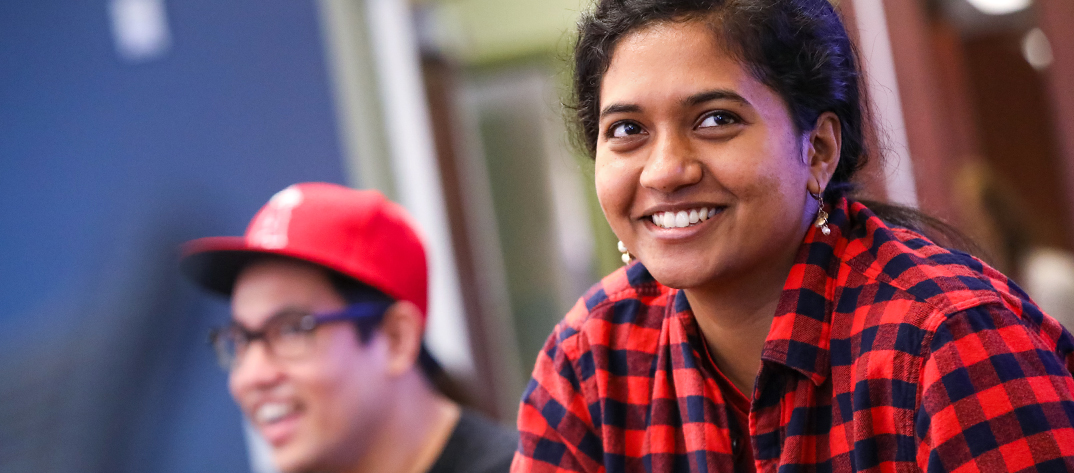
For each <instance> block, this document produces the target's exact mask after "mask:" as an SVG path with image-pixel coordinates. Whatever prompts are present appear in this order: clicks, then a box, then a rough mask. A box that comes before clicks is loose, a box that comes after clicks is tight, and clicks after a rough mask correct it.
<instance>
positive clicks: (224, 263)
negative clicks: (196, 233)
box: [179, 237, 303, 296]
mask: <svg viewBox="0 0 1074 473" xmlns="http://www.w3.org/2000/svg"><path fill="white" fill-rule="evenodd" d="M266 255H275V256H286V257H291V258H298V259H303V258H302V257H301V255H294V254H291V253H290V252H287V251H273V250H266V249H264V248H251V247H250V246H248V245H247V244H246V239H245V238H243V237H208V238H199V239H197V240H193V241H190V242H188V243H187V244H186V245H183V256H182V259H181V260H180V261H179V269H180V271H182V272H183V274H185V275H186V276H187V277H189V278H190V279H191V280H192V281H194V282H195V283H197V284H198V285H200V286H201V287H203V288H205V289H208V290H210V291H213V292H216V293H218V294H221V295H224V296H230V295H231V291H232V290H233V289H234V287H235V279H236V278H238V277H239V273H240V272H241V271H242V269H243V268H245V267H246V265H248V264H249V263H250V262H251V261H254V260H256V259H258V258H261V257H264V256H266Z"/></svg>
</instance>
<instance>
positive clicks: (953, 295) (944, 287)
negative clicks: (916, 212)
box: [839, 202, 1028, 313]
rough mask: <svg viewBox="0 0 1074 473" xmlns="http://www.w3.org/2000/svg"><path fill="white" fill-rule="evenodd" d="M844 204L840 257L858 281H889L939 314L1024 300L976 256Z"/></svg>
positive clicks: (1020, 294) (1020, 293) (898, 289)
mask: <svg viewBox="0 0 1074 473" xmlns="http://www.w3.org/2000/svg"><path fill="white" fill-rule="evenodd" d="M848 208H849V214H850V216H849V217H850V218H849V222H848V225H847V227H846V228H845V230H846V232H845V234H846V237H845V238H846V243H845V245H842V246H843V248H842V251H841V254H840V255H839V259H840V260H841V261H842V262H843V263H844V264H846V265H847V266H848V267H849V268H850V269H851V271H853V272H855V273H857V275H858V276H859V277H858V278H854V279H859V280H862V281H860V282H859V284H862V283H870V282H873V281H875V282H876V283H879V284H882V285H887V286H890V287H891V288H892V289H895V290H897V291H898V292H899V293H901V294H902V295H903V297H905V296H909V297H910V298H912V299H914V300H917V301H919V302H923V303H927V304H929V305H931V306H933V307H934V308H935V309H936V310H937V311H938V312H941V313H948V312H957V311H960V310H965V309H967V308H970V307H974V306H977V305H985V304H994V303H1000V304H1003V303H1010V302H1011V301H1014V300H1018V301H1020V302H1024V301H1027V300H1028V297H1027V296H1026V295H1025V293H1024V292H1023V291H1022V290H1021V289H1020V288H1018V286H1016V285H1015V284H1014V283H1013V282H1012V281H1011V280H1010V279H1009V278H1007V276H1005V275H1004V274H1003V273H1001V272H999V271H998V270H996V269H995V268H993V267H991V266H989V265H988V264H987V263H985V262H984V261H982V260H980V259H979V258H977V257H974V256H972V255H970V254H968V253H965V252H962V251H959V250H956V249H952V248H946V247H943V246H940V245H938V244H936V243H935V242H934V241H932V240H931V239H929V238H928V237H926V236H925V235H922V234H921V233H919V232H917V231H915V230H913V229H910V228H905V227H901V226H898V225H894V224H889V223H887V222H885V221H884V220H882V219H881V218H880V217H878V216H877V215H876V214H875V213H873V212H872V211H871V210H870V209H869V208H868V207H866V206H864V205H863V204H860V203H857V202H851V203H850V205H849V206H848Z"/></svg>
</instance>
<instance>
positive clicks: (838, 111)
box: [571, 0, 869, 199]
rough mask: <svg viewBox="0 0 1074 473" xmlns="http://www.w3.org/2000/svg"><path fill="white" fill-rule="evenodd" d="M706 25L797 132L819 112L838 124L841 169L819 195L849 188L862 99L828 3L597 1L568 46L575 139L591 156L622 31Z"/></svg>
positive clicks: (861, 147)
mask: <svg viewBox="0 0 1074 473" xmlns="http://www.w3.org/2000/svg"><path fill="white" fill-rule="evenodd" d="M693 20H701V21H707V22H708V23H709V24H710V25H711V27H712V28H713V32H714V34H715V35H716V37H717V39H719V40H720V44H721V45H722V46H723V47H724V48H726V50H727V52H728V53H729V54H731V55H732V56H733V57H735V58H736V59H738V60H739V61H740V62H741V63H742V64H744V65H745V67H746V68H747V70H749V71H750V73H751V74H752V75H753V76H754V78H755V79H757V80H758V81H759V82H761V83H762V84H765V85H767V86H768V87H770V88H771V89H772V90H774V91H776V92H777V93H778V94H779V95H780V97H782V98H783V100H784V102H786V104H787V108H788V110H789V111H790V114H791V118H792V119H793V121H794V124H795V126H796V127H797V128H798V130H799V131H805V130H812V129H813V127H814V125H815V123H816V120H817V118H818V117H819V116H820V114H821V113H824V112H828V111H830V112H832V113H834V114H835V115H836V116H837V117H839V122H840V125H841V127H842V139H843V144H842V149H841V150H840V160H839V165H838V167H837V168H836V170H835V173H834V175H833V176H832V179H831V182H830V183H829V185H828V188H827V189H826V190H825V196H826V197H827V198H828V199H835V198H837V197H841V196H842V195H844V194H845V193H846V192H847V191H849V190H851V188H852V186H851V184H850V182H851V177H852V176H853V175H854V173H855V172H856V171H857V170H859V169H861V167H862V166H864V164H865V161H866V159H867V154H866V136H865V130H866V125H865V123H867V118H868V110H869V109H868V107H866V106H865V104H866V103H867V101H866V100H865V97H864V94H865V89H864V87H863V86H862V80H861V79H862V77H861V72H860V67H859V60H858V55H857V53H856V51H855V49H854V46H853V44H852V43H851V41H850V39H849V38H848V37H847V33H846V29H845V28H844V27H843V22H842V20H841V19H840V18H839V15H838V14H837V13H836V12H835V10H834V9H833V8H832V6H831V4H830V3H828V0H680V1H674V0H601V1H600V2H599V3H598V4H597V6H596V8H595V10H594V11H592V12H591V13H589V14H587V15H584V16H583V17H582V19H581V20H580V22H579V37H578V40H577V43H576V44H575V48H574V83H573V94H574V97H573V99H574V100H573V102H574V103H573V104H571V108H572V109H573V110H574V112H575V119H574V120H573V121H574V122H575V123H574V125H575V126H574V128H575V134H576V137H577V139H578V141H580V144H583V145H584V148H585V150H586V152H587V153H588V154H589V155H590V156H591V157H592V156H593V155H594V154H595V153H596V146H597V137H598V136H599V118H600V87H601V82H602V80H603V78H604V73H605V72H607V70H608V65H609V64H610V62H611V56H612V52H613V51H614V49H615V47H616V45H617V44H618V42H619V40H620V39H622V38H623V37H624V36H625V35H627V34H628V33H631V32H633V31H636V30H638V29H640V28H643V27H645V26H648V25H652V24H654V23H658V22H663V21H676V22H681V21H693Z"/></svg>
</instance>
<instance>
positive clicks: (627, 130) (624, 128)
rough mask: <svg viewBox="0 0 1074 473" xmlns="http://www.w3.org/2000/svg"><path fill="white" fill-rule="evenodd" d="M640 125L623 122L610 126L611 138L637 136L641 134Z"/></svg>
mask: <svg viewBox="0 0 1074 473" xmlns="http://www.w3.org/2000/svg"><path fill="white" fill-rule="evenodd" d="M641 131H642V130H641V125H638V124H637V123H632V122H623V123H618V124H615V125H612V129H611V136H612V138H624V137H627V136H630V135H637V134H639V133H641Z"/></svg>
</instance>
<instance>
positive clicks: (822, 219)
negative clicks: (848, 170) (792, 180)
mask: <svg viewBox="0 0 1074 473" xmlns="http://www.w3.org/2000/svg"><path fill="white" fill-rule="evenodd" d="M807 192H808V191H807ZM809 196H810V197H812V198H813V200H816V201H817V219H816V220H815V221H813V226H814V227H817V228H819V229H820V232H821V233H823V234H824V235H825V236H827V235H829V234H831V233H832V229H831V228H828V212H825V211H824V199H823V198H822V197H821V195H820V194H814V193H813V192H809Z"/></svg>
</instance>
